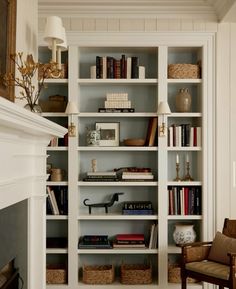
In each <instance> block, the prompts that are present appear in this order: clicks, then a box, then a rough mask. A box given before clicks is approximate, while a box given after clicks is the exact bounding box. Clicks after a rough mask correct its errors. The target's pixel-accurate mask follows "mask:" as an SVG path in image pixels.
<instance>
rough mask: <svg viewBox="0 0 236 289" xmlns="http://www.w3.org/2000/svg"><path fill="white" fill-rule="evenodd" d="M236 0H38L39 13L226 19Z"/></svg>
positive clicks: (42, 14) (44, 14)
mask: <svg viewBox="0 0 236 289" xmlns="http://www.w3.org/2000/svg"><path fill="white" fill-rule="evenodd" d="M235 2H236V1H235V0H38V5H39V7H38V8H39V16H46V15H52V14H54V15H55V14H59V15H62V16H63V15H64V16H66V15H67V16H68V15H70V16H73V15H74V16H90V17H91V16H94V15H96V16H99V15H101V16H104V15H106V16H109V15H110V16H111V17H113V16H115V15H119V16H121V15H123V16H126V15H129V16H130V15H134V16H135V17H137V16H141V17H142V16H144V15H145V16H147V15H150V16H152V17H153V16H155V17H160V18H164V17H168V18H178V17H181V18H202V19H209V20H213V21H216V20H217V21H219V20H222V19H223V17H224V16H225V15H226V14H227V12H228V11H229V10H230V9H231V8H232V6H235V5H234V4H235Z"/></svg>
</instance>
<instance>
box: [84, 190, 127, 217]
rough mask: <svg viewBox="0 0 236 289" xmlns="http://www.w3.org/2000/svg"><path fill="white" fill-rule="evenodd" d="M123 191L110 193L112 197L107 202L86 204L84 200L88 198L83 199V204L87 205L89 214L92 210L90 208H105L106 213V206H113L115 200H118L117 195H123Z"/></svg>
mask: <svg viewBox="0 0 236 289" xmlns="http://www.w3.org/2000/svg"><path fill="white" fill-rule="evenodd" d="M123 194H124V193H115V194H113V195H112V198H111V200H110V202H108V203H96V204H86V201H89V199H85V200H84V205H85V206H87V207H89V214H91V212H92V208H102V207H104V208H105V212H106V214H107V213H108V207H111V206H113V204H114V202H115V201H119V195H123Z"/></svg>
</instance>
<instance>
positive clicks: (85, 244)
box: [78, 235, 112, 249]
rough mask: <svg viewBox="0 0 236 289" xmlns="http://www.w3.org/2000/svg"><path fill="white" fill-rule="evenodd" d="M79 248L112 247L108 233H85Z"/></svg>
mask: <svg viewBox="0 0 236 289" xmlns="http://www.w3.org/2000/svg"><path fill="white" fill-rule="evenodd" d="M78 248H79V249H111V248H112V246H111V244H110V240H109V238H108V236H107V235H84V236H82V237H81V238H80V240H79V244H78Z"/></svg>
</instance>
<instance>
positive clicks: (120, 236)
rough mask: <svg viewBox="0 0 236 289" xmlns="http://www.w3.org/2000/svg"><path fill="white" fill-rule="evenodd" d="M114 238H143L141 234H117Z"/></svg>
mask: <svg viewBox="0 0 236 289" xmlns="http://www.w3.org/2000/svg"><path fill="white" fill-rule="evenodd" d="M116 240H119V241H121V240H144V235H143V234H118V235H116Z"/></svg>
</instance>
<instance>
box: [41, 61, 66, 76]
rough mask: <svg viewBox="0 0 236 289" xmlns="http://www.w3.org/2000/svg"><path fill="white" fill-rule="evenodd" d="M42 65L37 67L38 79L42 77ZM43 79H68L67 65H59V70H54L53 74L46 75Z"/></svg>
mask: <svg viewBox="0 0 236 289" xmlns="http://www.w3.org/2000/svg"><path fill="white" fill-rule="evenodd" d="M43 67H44V64H40V65H39V69H38V78H39V79H41V78H42V75H43ZM45 78H68V65H67V64H61V69H60V70H57V69H56V70H55V71H54V73H48V74H47V75H46V77H45Z"/></svg>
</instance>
